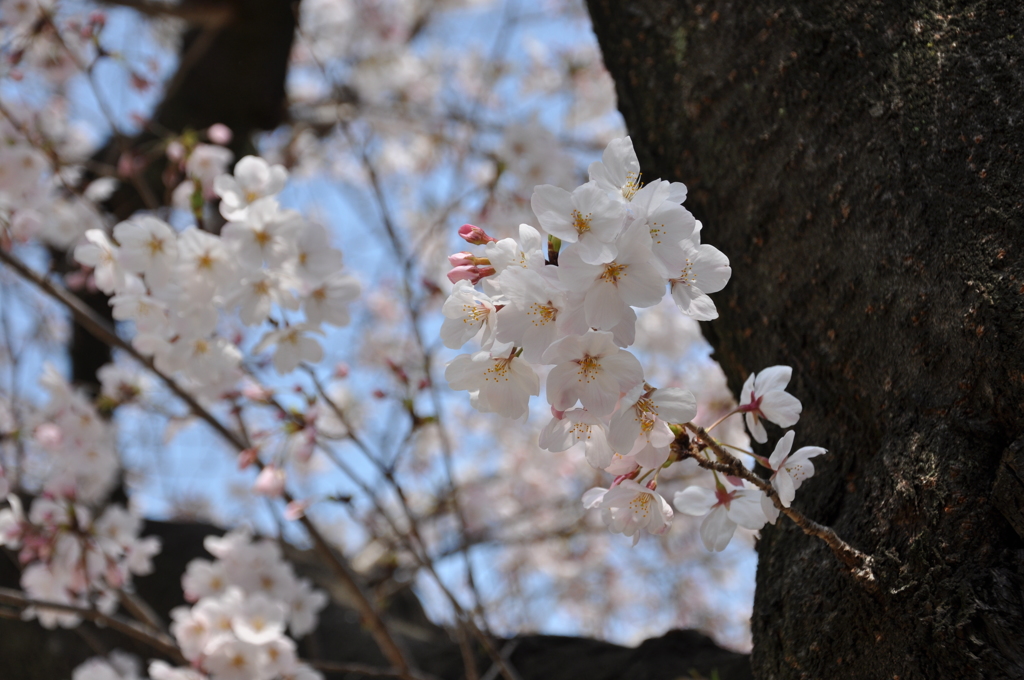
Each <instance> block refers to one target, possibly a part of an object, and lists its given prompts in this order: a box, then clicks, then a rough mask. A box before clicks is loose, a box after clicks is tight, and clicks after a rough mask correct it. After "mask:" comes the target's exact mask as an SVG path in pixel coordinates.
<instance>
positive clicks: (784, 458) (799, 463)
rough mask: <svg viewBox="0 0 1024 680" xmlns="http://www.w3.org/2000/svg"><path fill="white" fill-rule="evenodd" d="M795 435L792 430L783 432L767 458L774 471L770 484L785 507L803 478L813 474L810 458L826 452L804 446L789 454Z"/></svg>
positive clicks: (817, 447) (788, 504)
mask: <svg viewBox="0 0 1024 680" xmlns="http://www.w3.org/2000/svg"><path fill="white" fill-rule="evenodd" d="M795 437H796V433H795V432H794V431H793V430H790V431H789V432H787V433H786V434H784V435H783V436H782V439H780V440H779V442H778V443H777V444H776V445H775V451H773V452H772V455H771V458H769V459H768V464H769V466H770V467H771V469H772V470H773V471H774V472H773V473H772V478H771V481H772V486H773V487H775V490H776V491H777V492H778V493H779V500H780V501H782V505H783V506H785V507H787V508H788V507H789V506H790V504H791V503H792V502H793V498H794V497H795V496H796V490H797V489H799V488H800V485H801V484H803V482H804V480H805V479H810V478H811V477H813V476H814V463H812V462H811V458H814V457H815V456H820V455H822V454H823V453H827V452H826V451H825V449H823V448H821V447H820V446H804V447H801V448H799V449H797V450H796V452H794V453H792V454H790V450H791V449H792V448H793V439H794V438H795Z"/></svg>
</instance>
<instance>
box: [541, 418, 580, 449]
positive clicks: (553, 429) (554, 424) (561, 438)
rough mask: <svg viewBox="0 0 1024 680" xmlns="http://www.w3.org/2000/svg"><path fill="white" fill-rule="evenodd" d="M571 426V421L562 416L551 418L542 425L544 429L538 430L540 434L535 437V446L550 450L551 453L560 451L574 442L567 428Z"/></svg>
mask: <svg viewBox="0 0 1024 680" xmlns="http://www.w3.org/2000/svg"><path fill="white" fill-rule="evenodd" d="M571 427H572V423H571V422H570V421H569V420H567V419H565V418H562V419H561V420H560V419H558V418H552V419H551V420H549V421H548V424H547V425H545V426H544V429H542V430H541V431H540V435H539V436H538V438H537V446H539V447H540V448H542V449H544V450H545V451H550V452H552V453H561V452H562V451H565V450H566V449H568V448H569V447H570V446H572V445H573V444H575V443H576V441H575V440H574V438H573V436H572V434H570V432H569V428H571Z"/></svg>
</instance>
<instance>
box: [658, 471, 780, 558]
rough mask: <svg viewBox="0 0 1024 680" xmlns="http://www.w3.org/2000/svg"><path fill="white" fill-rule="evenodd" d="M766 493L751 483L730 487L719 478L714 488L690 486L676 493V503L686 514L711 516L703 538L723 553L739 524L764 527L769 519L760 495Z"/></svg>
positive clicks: (703, 526) (702, 529)
mask: <svg viewBox="0 0 1024 680" xmlns="http://www.w3.org/2000/svg"><path fill="white" fill-rule="evenodd" d="M763 495H764V494H763V493H762V492H761V490H760V489H758V488H756V487H753V486H749V485H745V486H743V487H739V488H737V487H726V486H725V485H724V484H722V483H721V482H720V481H718V479H717V477H716V479H715V490H714V491H712V490H711V489H707V488H704V487H702V486H688V487H686V488H685V489H683V490H682V491H679V492H677V493H676V495H675V498H674V499H673V504H674V505H675V506H676V509H677V510H679V512H681V513H683V514H686V515H693V516H694V517H703V516H704V515H707V516H706V517H704V521H703V522H702V523H701V525H700V538H701V540H702V541H703V542H704V547H705V548H707V549H708V550H711V551H712V552H721V551H722V550H725V547H726V546H727V545H729V541H731V540H732V536H733V534H734V533H735V532H736V526H737V525H739V526H742V527H744V528H746V529H754V530H756V529H760V528H761V527H763V526H764V524H765V521H766V518H765V516H764V512H763V511H762V510H761V498H760V497H761V496H763Z"/></svg>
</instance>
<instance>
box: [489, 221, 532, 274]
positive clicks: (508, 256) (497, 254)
mask: <svg viewBox="0 0 1024 680" xmlns="http://www.w3.org/2000/svg"><path fill="white" fill-rule="evenodd" d="M546 248H547V243H546V242H545V241H544V238H543V237H542V236H541V235H540V232H538V231H537V230H536V229H534V228H533V227H531V226H530V225H529V224H520V225H519V242H518V243H517V242H516V240H515V239H512V238H503V239H501V240H500V241H492V242H490V243H488V244H487V247H486V248H485V249H484V255H485V257H486V258H487V259H488V260H489V261H490V263H491V266H492V267H494V271H495V272H497V273H498V274H499V275H500V274H501V273H502V272H504V271H505V270H506V269H508V268H509V267H511V268H513V269H534V270H540V269H543V268H544V257H545V250H546Z"/></svg>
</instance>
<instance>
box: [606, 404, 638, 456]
mask: <svg viewBox="0 0 1024 680" xmlns="http://www.w3.org/2000/svg"><path fill="white" fill-rule="evenodd" d="M624 401H625V400H624ZM639 436H640V417H639V416H638V415H637V412H636V409H635V408H633V407H627V408H624V409H622V410H621V411H619V413H617V414H616V415H615V416H614V417H613V418H612V422H611V425H610V426H609V428H608V441H609V443H610V444H611V445H612V448H613V449H615V450H616V451H618V452H619V453H622V454H623V455H625V454H627V453H629V451H630V450H631V449H632V448H633V445H634V444H635V443H636V438H637V437H639Z"/></svg>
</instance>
